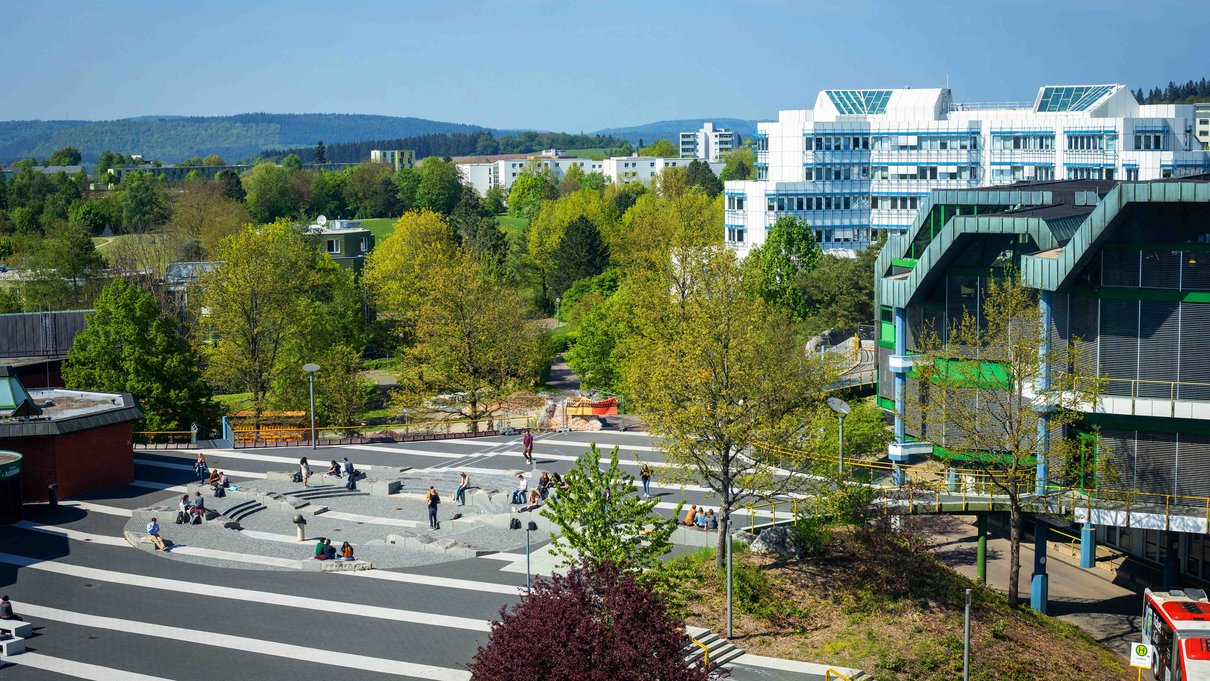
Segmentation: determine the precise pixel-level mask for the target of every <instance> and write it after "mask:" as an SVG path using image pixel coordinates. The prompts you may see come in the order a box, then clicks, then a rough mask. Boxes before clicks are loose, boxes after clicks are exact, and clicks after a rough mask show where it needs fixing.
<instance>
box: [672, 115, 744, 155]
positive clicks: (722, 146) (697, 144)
mask: <svg viewBox="0 0 1210 681" xmlns="http://www.w3.org/2000/svg"><path fill="white" fill-rule="evenodd" d="M741 141H742V140H741V139H740V136H739V133H737V132H735V131H734V130H728V129H726V128H716V127H714V123H709V122H707V123H703V124H702V127H701V128H700V129H698V130H691V131H688V132H682V133H681V136H680V142H681V144H680V148H681V158H696V159H699V160H702V161H718V160H719V159H721V158H722V155H723V154H725V153H727V152H728V151H731V150H733V149H735V148H736V147H738V146H739V145H740V142H741Z"/></svg>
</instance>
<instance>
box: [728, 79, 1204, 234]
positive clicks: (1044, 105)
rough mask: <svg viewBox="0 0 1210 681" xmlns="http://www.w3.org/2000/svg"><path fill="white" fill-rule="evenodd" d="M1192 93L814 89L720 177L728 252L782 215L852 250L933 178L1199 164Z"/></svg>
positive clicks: (899, 222)
mask: <svg viewBox="0 0 1210 681" xmlns="http://www.w3.org/2000/svg"><path fill="white" fill-rule="evenodd" d="M1195 122H1196V119H1195V112H1194V106H1193V105H1176V104H1161V105H1141V104H1139V103H1138V102H1137V101H1135V99H1134V97H1133V96H1132V95H1131V93H1130V90H1129V89H1128V88H1126V87H1125V86H1122V85H1062V86H1057V85H1047V86H1044V87H1041V88H1039V89H1038V94H1037V97H1035V98H1034V101H1033V103H1032V105H1031V104H1028V103H1019V104H1013V103H1010V104H955V103H954V102H953V100H952V98H951V95H950V91H949V90H948V89H940V88H936V89H898V90H824V91H822V92H820V93H819V95H818V97H816V99H815V108H814V109H811V110H793V111H781V112H779V114H778V120H777V121H776V122H772V123H760V124H758V127H757V133H756V137H755V140H754V146H755V152H756V169H757V179H756V180H749V181H736V182H727V183H726V198H725V206H724V223H725V225H726V235H725V238H726V241H727V243H728V244H729V245H730V246H732V247H733V248H735V249H736V250H737V251H739V252H740V254H741V255H742V254H746V253H747V252H748V251H749V250H750V249H752V248H754V247H756V246H759V245H761V244H762V243H764V241H765V235H766V233H767V231H768V228H769V227H770V226H771V225H772V224H773V223H774V222H776V221H777V219H778V217H780V216H783V215H793V216H796V217H800V218H802V219H804V220H806V221H807V222H809V223H810V224H811V225H812V227H814V229H815V236H816V240H817V241H819V242H820V244H821V245H822V246H823V247H824V248H825V249H829V250H831V251H834V252H837V253H838V254H849V255H852V254H855V253H856V252H857V251H858V250H860V249H861V248H863V247H865V246H866V245H867V244H869V243H870V239H871V237H872V236H873V235H874V234H875V233H876V232H878V231H880V230H902V229H905V228H907V227H908V226H909V225H910V224H911V221H912V220H913V218H914V217H915V215H916V209H917V208H918V207H919V206H920V205H921V203H922V202H923V201H924V197H925V196H927V195H928V193H929V191H930V190H932V189H971V188H978V187H985V186H991V185H1003V184H1009V183H1013V182H1029V181H1036V180H1054V179H1073V180H1074V179H1117V180H1152V179H1159V178H1167V177H1182V176H1188V175H1196V174H1200V173H1205V172H1210V152H1206V151H1203V150H1202V145H1201V144H1200V143H1199V142H1198V140H1197V138H1196V137H1195V136H1194V125H1195Z"/></svg>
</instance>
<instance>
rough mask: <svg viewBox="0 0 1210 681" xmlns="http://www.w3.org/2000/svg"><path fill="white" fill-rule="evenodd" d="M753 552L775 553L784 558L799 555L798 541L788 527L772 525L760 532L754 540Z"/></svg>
mask: <svg viewBox="0 0 1210 681" xmlns="http://www.w3.org/2000/svg"><path fill="white" fill-rule="evenodd" d="M752 552H753V553H760V554H773V555H776V556H780V557H782V558H796V557H797V556H798V542H796V541H794V535H793V533H791V532H790V530H789V528H786V527H770V528H768V529H766V530H764V531H762V532H761V533H760V535H759V536H757V537H756V540H755V541H753V542H752Z"/></svg>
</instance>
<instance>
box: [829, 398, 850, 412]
mask: <svg viewBox="0 0 1210 681" xmlns="http://www.w3.org/2000/svg"><path fill="white" fill-rule="evenodd" d="M828 406H829V407H831V408H832V411H834V412H836V413H837V414H840V415H841V416H844V415H846V414H848V413H849V403H848V402H845V401H844V400H842V399H840V398H839V397H829V398H828Z"/></svg>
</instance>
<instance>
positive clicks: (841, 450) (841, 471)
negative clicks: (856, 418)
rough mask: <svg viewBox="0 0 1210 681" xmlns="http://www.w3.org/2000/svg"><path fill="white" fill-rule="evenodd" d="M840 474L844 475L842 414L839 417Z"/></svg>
mask: <svg viewBox="0 0 1210 681" xmlns="http://www.w3.org/2000/svg"><path fill="white" fill-rule="evenodd" d="M839 461H840V474H841V475H844V414H841V415H840V458H839Z"/></svg>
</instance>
